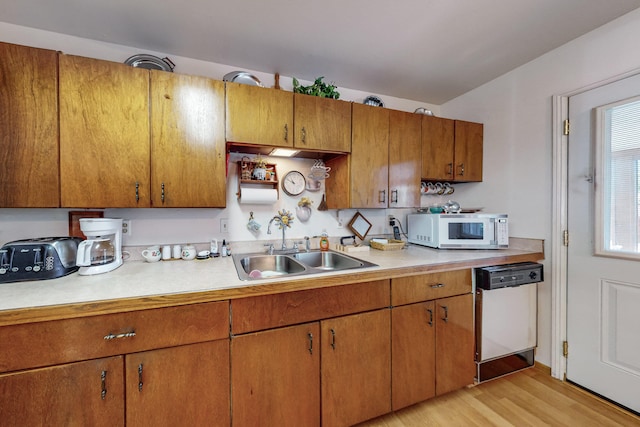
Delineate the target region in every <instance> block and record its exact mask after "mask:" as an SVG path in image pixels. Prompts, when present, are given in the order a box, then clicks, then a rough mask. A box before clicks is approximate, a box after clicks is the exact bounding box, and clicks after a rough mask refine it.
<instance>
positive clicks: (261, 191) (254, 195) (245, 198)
mask: <svg viewBox="0 0 640 427" xmlns="http://www.w3.org/2000/svg"><path fill="white" fill-rule="evenodd" d="M277 201H278V190H276V189H275V188H244V187H243V188H241V190H240V203H250V204H255V205H265V204H269V205H270V204H273V203H275V202H277Z"/></svg>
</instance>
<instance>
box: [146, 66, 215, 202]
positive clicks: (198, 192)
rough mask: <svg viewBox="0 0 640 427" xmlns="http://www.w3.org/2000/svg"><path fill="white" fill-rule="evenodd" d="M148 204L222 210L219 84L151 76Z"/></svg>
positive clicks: (164, 74) (177, 76)
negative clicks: (149, 200)
mask: <svg viewBox="0 0 640 427" xmlns="http://www.w3.org/2000/svg"><path fill="white" fill-rule="evenodd" d="M151 126H152V133H151V171H152V175H151V204H152V206H153V207H224V206H225V204H226V176H225V175H226V173H225V161H226V160H225V137H224V83H223V82H221V81H216V80H212V79H208V78H204V77H196V76H187V75H180V74H174V73H167V72H164V71H157V70H152V71H151Z"/></svg>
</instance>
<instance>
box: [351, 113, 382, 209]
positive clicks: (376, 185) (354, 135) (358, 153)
mask: <svg viewBox="0 0 640 427" xmlns="http://www.w3.org/2000/svg"><path fill="white" fill-rule="evenodd" d="M352 106H353V110H352V114H353V116H352V117H353V121H352V126H351V166H350V186H351V207H352V208H386V207H387V200H388V197H389V194H388V187H389V172H388V171H389V110H388V109H386V108H380V107H373V106H369V105H364V104H355V103H354V104H352Z"/></svg>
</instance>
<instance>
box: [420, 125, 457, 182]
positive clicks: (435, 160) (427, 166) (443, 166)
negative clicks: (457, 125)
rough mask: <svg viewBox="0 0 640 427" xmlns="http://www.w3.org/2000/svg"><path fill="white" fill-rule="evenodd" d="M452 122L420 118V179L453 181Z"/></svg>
mask: <svg viewBox="0 0 640 427" xmlns="http://www.w3.org/2000/svg"><path fill="white" fill-rule="evenodd" d="M453 147H454V121H453V120H451V119H443V118H441V117H435V116H423V117H422V178H423V179H431V180H440V181H451V180H453Z"/></svg>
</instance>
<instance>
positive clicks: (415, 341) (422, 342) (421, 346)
mask: <svg viewBox="0 0 640 427" xmlns="http://www.w3.org/2000/svg"><path fill="white" fill-rule="evenodd" d="M435 324H436V322H435V313H434V303H433V301H429V302H423V303H418V304H411V305H406V306H403V307H395V308H393V310H391V342H392V348H391V360H392V365H391V366H392V367H391V383H392V384H393V389H392V392H391V396H392V408H393V410H394V411H395V410H398V409H400V408H404V407H405V406H409V405H413V404H414V403H417V402H421V401H423V400H427V399H430V398H432V397H434V396H435V395H436V348H435V343H436V326H435Z"/></svg>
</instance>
